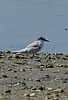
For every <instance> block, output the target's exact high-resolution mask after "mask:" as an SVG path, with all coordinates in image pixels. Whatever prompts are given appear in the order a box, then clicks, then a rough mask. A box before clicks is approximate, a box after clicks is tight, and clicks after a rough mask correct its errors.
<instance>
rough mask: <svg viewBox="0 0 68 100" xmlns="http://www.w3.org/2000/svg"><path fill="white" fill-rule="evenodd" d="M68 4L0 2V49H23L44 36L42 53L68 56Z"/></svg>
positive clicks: (46, 0) (53, 0) (54, 1)
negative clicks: (46, 39)
mask: <svg viewBox="0 0 68 100" xmlns="http://www.w3.org/2000/svg"><path fill="white" fill-rule="evenodd" d="M65 27H66V28H68V0H0V49H6V48H10V49H13V50H15V49H19V48H24V47H25V46H26V45H27V44H28V43H30V41H32V40H34V39H36V38H37V37H38V36H40V33H41V32H42V33H43V32H47V35H45V34H42V35H44V36H46V37H47V38H48V39H49V40H51V41H53V42H51V43H47V44H45V46H44V48H43V50H44V51H49V52H51V51H53V52H54V51H55V52H65V53H66V52H68V30H66V31H65V30H64V29H65Z"/></svg>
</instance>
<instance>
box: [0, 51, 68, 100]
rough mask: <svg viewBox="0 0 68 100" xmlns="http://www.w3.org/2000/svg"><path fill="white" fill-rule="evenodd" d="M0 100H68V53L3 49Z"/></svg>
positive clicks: (0, 59)
mask: <svg viewBox="0 0 68 100" xmlns="http://www.w3.org/2000/svg"><path fill="white" fill-rule="evenodd" d="M0 100H68V54H62V53H54V54H53V53H52V54H43V53H41V54H37V55H35V56H34V57H33V56H32V55H30V54H28V55H26V54H25V55H16V54H11V53H9V52H7V53H0Z"/></svg>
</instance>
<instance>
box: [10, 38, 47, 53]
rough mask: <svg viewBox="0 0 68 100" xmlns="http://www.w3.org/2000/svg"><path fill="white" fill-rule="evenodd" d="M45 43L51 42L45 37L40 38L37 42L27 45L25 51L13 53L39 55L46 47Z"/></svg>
mask: <svg viewBox="0 0 68 100" xmlns="http://www.w3.org/2000/svg"><path fill="white" fill-rule="evenodd" d="M44 41H46V42H49V40H47V39H45V38H44V37H39V38H38V39H37V40H36V41H33V42H32V43H31V44H29V45H27V46H26V47H25V48H24V49H21V50H17V51H13V52H12V53H16V54H20V53H33V54H35V53H37V52H39V51H40V50H41V48H42V47H43V45H44Z"/></svg>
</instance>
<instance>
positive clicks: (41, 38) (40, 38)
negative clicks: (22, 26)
mask: <svg viewBox="0 0 68 100" xmlns="http://www.w3.org/2000/svg"><path fill="white" fill-rule="evenodd" d="M38 40H42V41H46V42H50V41H49V40H47V39H45V38H44V37H39V38H38Z"/></svg>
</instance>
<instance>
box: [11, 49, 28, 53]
mask: <svg viewBox="0 0 68 100" xmlns="http://www.w3.org/2000/svg"><path fill="white" fill-rule="evenodd" d="M25 52H26V50H25V49H21V50H16V51H12V53H13V54H21V53H25Z"/></svg>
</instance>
